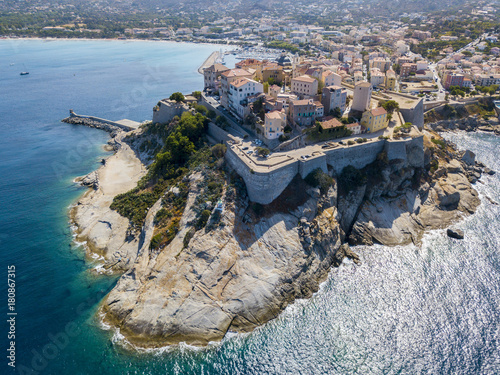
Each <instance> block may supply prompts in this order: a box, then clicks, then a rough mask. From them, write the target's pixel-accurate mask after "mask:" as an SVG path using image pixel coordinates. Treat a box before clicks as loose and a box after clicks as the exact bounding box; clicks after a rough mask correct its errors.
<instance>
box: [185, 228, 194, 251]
mask: <svg viewBox="0 0 500 375" xmlns="http://www.w3.org/2000/svg"><path fill="white" fill-rule="evenodd" d="M195 233H196V230H195V229H194V228H189V230H188V231H187V233H186V235H185V236H184V239H183V240H182V245H183V248H184V249H185V248H187V247H188V246H189V241H191V239H192V238H193V236H194V234H195Z"/></svg>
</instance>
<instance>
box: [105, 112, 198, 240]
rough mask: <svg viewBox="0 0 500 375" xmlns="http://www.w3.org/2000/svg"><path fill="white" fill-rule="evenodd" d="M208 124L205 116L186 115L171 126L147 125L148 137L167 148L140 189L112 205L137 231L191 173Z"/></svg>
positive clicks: (124, 195) (160, 153)
mask: <svg viewBox="0 0 500 375" xmlns="http://www.w3.org/2000/svg"><path fill="white" fill-rule="evenodd" d="M206 124H207V118H206V117H204V116H203V115H201V114H199V113H198V114H196V115H192V114H191V113H189V112H185V113H184V114H183V115H182V117H181V118H180V119H179V118H178V117H177V118H174V119H173V120H172V121H171V122H170V124H168V125H161V124H149V125H147V127H146V128H145V130H144V134H145V135H151V134H154V135H157V136H158V137H159V138H160V139H161V140H162V142H163V144H164V146H163V147H162V148H161V149H160V150H159V152H158V153H157V154H156V156H155V160H154V162H153V163H152V164H151V165H150V167H149V170H148V173H147V175H146V176H144V177H143V178H142V179H141V180H140V181H139V183H138V185H137V187H136V188H134V189H132V190H131V191H129V192H127V193H124V194H119V195H117V196H116V197H115V198H114V200H113V203H112V204H111V209H113V210H116V211H117V212H118V213H119V214H120V215H122V216H124V217H126V218H128V219H129V220H130V224H131V227H132V229H133V230H136V231H137V230H139V229H140V228H141V227H142V225H143V223H144V220H145V218H146V214H147V211H148V210H149V208H151V206H152V205H153V204H154V203H155V202H156V201H157V200H158V199H159V198H160V197H161V196H162V195H163V194H164V193H165V191H166V190H167V189H168V188H170V187H173V186H176V185H177V184H179V182H180V181H181V180H182V178H183V177H184V176H185V175H186V174H187V173H188V169H187V168H186V167H187V166H188V165H189V161H190V160H191V159H195V158H196V152H197V150H199V149H200V148H201V147H202V146H203V145H204V144H205V128H206ZM141 137H144V135H143V136H141ZM162 214H164V215H166V214H165V213H162Z"/></svg>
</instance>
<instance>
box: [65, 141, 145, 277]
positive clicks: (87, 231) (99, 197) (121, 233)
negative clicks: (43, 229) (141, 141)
mask: <svg viewBox="0 0 500 375" xmlns="http://www.w3.org/2000/svg"><path fill="white" fill-rule="evenodd" d="M125 134H126V133H125V132H120V133H119V134H118V135H117V136H116V137H115V141H116V142H117V143H119V144H121V147H120V148H119V150H118V151H117V152H116V153H115V154H114V155H112V156H110V157H109V158H108V159H106V163H105V165H103V166H102V167H100V168H99V169H98V170H97V171H95V172H92V173H90V174H89V175H87V176H88V178H90V179H92V180H97V186H98V187H97V189H90V190H89V191H87V192H86V193H85V194H84V195H83V196H82V197H81V198H80V199H79V200H78V201H77V203H76V204H75V205H74V206H73V207H72V209H71V211H70V217H71V221H72V224H74V225H75V227H76V234H77V237H76V240H77V241H79V242H86V245H87V250H88V251H89V252H90V253H95V254H98V255H100V256H102V257H104V259H105V261H106V263H108V264H113V263H116V262H118V261H119V260H120V259H122V261H120V262H121V263H120V264H119V265H117V267H118V268H128V265H130V264H132V263H133V261H134V260H135V258H136V256H137V248H138V239H137V238H135V237H131V238H127V229H128V225H129V221H128V219H126V218H124V217H122V216H121V215H119V214H118V213H117V212H116V211H113V210H111V209H110V208H109V207H110V205H111V203H112V202H113V198H114V197H115V196H116V195H117V194H122V193H125V192H127V191H129V190H131V189H133V188H134V187H135V186H136V185H137V182H138V181H139V179H140V178H141V177H142V176H144V175H145V174H146V168H145V166H144V165H143V164H142V163H141V161H140V160H139V158H138V157H137V156H136V154H135V152H134V151H133V150H132V149H131V148H130V146H129V145H127V144H126V143H125V142H123V141H122V139H123V137H124V135H125ZM84 178H85V177H84Z"/></svg>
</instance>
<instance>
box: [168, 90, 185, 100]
mask: <svg viewBox="0 0 500 375" xmlns="http://www.w3.org/2000/svg"><path fill="white" fill-rule="evenodd" d="M169 99H170V100H175V101H176V102H177V103H179V102H183V101H184V100H185V98H184V95H182V93H180V92H174V93H173V94H172V95H170V98H169Z"/></svg>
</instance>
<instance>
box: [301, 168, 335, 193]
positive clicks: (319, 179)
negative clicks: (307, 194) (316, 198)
mask: <svg viewBox="0 0 500 375" xmlns="http://www.w3.org/2000/svg"><path fill="white" fill-rule="evenodd" d="M304 181H305V182H307V183H308V184H309V185H311V186H313V187H319V189H320V190H321V192H322V193H323V194H324V193H326V192H327V191H328V188H329V187H330V186H332V185H333V184H334V180H333V178H332V177H330V176H329V175H328V174H326V173H325V172H323V171H322V170H321V169H320V168H317V169H315V170H314V171H312V172H311V173H309V174H308V175H307V176H306V178H305V179H304Z"/></svg>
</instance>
